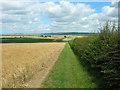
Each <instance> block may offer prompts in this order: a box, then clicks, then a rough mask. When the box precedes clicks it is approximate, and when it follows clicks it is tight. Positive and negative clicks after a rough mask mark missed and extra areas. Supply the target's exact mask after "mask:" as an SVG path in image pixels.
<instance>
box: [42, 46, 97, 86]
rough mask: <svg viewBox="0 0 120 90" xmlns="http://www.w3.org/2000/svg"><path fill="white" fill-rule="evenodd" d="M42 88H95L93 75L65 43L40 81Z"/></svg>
mask: <svg viewBox="0 0 120 90" xmlns="http://www.w3.org/2000/svg"><path fill="white" fill-rule="evenodd" d="M42 87H43V88H97V84H95V81H94V77H92V76H90V75H89V74H88V72H87V71H86V69H85V68H84V67H83V66H82V65H81V63H80V61H79V60H78V58H77V56H76V55H75V54H74V53H73V51H72V50H71V48H70V46H69V44H66V46H65V47H64V49H63V51H62V52H61V54H60V56H59V58H58V60H57V61H56V63H55V65H54V67H53V68H52V70H51V72H50V73H49V75H48V76H47V78H46V79H45V81H44V82H43V83H42Z"/></svg>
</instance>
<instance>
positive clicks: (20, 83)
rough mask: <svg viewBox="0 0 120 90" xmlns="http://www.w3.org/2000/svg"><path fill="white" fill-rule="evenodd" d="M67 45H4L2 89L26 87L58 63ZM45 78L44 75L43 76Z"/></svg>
mask: <svg viewBox="0 0 120 90" xmlns="http://www.w3.org/2000/svg"><path fill="white" fill-rule="evenodd" d="M64 45H65V43H11V44H10V43H8V44H2V87H4V88H15V87H17V88H18V87H25V83H26V82H29V81H30V80H31V79H32V77H33V76H34V75H35V74H36V73H37V72H40V71H42V70H44V68H48V67H49V66H50V65H51V64H52V62H53V61H54V62H55V61H56V60H57V58H58V56H59V54H60V52H61V50H62V49H63V47H64ZM43 76H44V75H43Z"/></svg>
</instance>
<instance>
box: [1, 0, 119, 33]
mask: <svg viewBox="0 0 120 90" xmlns="http://www.w3.org/2000/svg"><path fill="white" fill-rule="evenodd" d="M1 3H2V8H0V9H2V10H3V12H2V17H0V18H1V19H2V23H3V32H5V33H7V32H11V33H12V32H13V31H14V32H18V33H19V32H46V31H49V32H63V31H80V32H87V31H89V32H92V31H94V30H96V29H97V28H98V26H99V25H100V23H104V22H106V21H108V20H109V21H117V19H118V17H117V15H118V12H117V9H118V7H117V3H118V2H115V1H112V3H111V6H104V7H103V9H102V12H101V13H95V10H94V9H92V8H91V7H90V6H89V5H87V4H83V3H76V4H73V3H70V2H67V1H60V3H54V2H46V3H40V2H39V0H27V1H24V0H19V1H18V0H12V1H10V0H3V1H2V2H1ZM42 17H46V18H48V19H50V20H51V21H52V22H51V23H50V24H49V25H47V24H44V23H43V21H41V19H40V18H42Z"/></svg>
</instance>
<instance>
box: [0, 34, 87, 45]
mask: <svg viewBox="0 0 120 90" xmlns="http://www.w3.org/2000/svg"><path fill="white" fill-rule="evenodd" d="M76 37H77V38H82V37H86V36H77V35H51V37H38V36H24V37H23V36H0V42H2V43H36V42H67V41H69V40H72V39H74V38H76Z"/></svg>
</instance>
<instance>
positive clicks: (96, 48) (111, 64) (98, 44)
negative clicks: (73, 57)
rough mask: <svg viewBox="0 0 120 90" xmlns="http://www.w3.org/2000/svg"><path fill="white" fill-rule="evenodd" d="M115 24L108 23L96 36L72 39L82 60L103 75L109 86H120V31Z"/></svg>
mask: <svg viewBox="0 0 120 90" xmlns="http://www.w3.org/2000/svg"><path fill="white" fill-rule="evenodd" d="M115 26H116V25H115V24H112V25H111V24H109V23H106V25H105V26H104V27H102V28H101V29H100V32H99V33H98V34H97V35H95V36H89V37H86V38H76V39H74V40H72V41H70V42H69V43H70V46H71V48H72V49H73V51H74V52H75V53H76V54H77V55H78V56H79V57H80V60H81V61H82V62H85V63H86V64H89V66H90V67H91V68H93V69H96V72H97V73H99V75H101V76H102V78H103V80H104V82H105V83H106V85H107V87H113V88H114V87H115V88H116V87H120V83H119V81H120V54H119V53H120V50H119V46H120V44H119V42H120V38H119V31H118V28H116V27H115Z"/></svg>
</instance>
